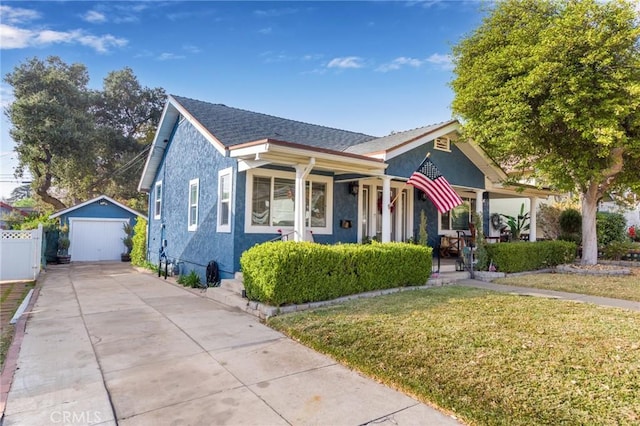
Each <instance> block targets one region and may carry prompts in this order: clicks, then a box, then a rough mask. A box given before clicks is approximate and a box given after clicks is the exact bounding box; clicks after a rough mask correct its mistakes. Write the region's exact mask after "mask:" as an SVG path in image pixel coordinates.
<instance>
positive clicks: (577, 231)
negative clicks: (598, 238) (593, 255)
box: [558, 209, 582, 244]
mask: <svg viewBox="0 0 640 426" xmlns="http://www.w3.org/2000/svg"><path fill="white" fill-rule="evenodd" d="M559 223H560V235H559V236H558V239H560V240H563V241H571V242H574V243H576V244H580V242H581V241H582V214H581V213H580V212H579V211H578V210H576V209H566V210H564V211H563V212H562V213H560V217H559Z"/></svg>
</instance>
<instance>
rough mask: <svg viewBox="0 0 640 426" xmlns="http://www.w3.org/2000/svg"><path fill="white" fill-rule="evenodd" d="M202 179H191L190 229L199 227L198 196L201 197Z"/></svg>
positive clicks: (193, 229)
mask: <svg viewBox="0 0 640 426" xmlns="http://www.w3.org/2000/svg"><path fill="white" fill-rule="evenodd" d="M199 187H200V179H191V180H190V181H189V219H188V220H189V221H188V222H187V223H188V224H189V231H195V230H196V229H198V198H199Z"/></svg>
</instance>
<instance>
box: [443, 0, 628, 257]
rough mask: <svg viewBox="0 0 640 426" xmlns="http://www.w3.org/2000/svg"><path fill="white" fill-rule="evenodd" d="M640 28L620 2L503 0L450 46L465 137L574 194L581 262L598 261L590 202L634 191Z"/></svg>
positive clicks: (625, 4)
mask: <svg viewBox="0 0 640 426" xmlns="http://www.w3.org/2000/svg"><path fill="white" fill-rule="evenodd" d="M639 21H640V20H639V16H638V10H637V9H636V4H635V3H634V2H632V1H626V0H614V1H608V2H600V1H597V0H504V1H499V2H497V3H496V4H495V7H494V8H493V10H492V11H491V12H490V14H489V15H488V16H487V17H486V19H485V20H484V21H483V23H482V24H481V25H480V27H479V28H477V29H476V30H475V31H474V32H473V33H472V34H470V35H469V36H468V37H467V38H465V39H464V40H462V41H461V42H460V43H459V44H458V45H457V46H456V47H455V48H454V63H455V71H454V72H455V75H456V77H455V79H454V81H453V82H452V87H453V89H454V91H455V99H454V101H453V105H452V107H453V111H454V113H455V114H456V115H458V116H459V117H460V118H461V121H462V122H463V125H464V129H465V130H464V131H465V134H466V136H467V137H469V138H471V139H473V140H474V141H475V142H476V143H478V144H479V145H480V146H481V147H482V148H483V149H485V150H486V151H487V152H488V153H489V155H491V156H492V157H493V158H494V159H495V160H496V161H498V162H499V163H501V164H510V165H515V168H516V169H518V168H519V169H522V170H524V169H527V171H529V170H530V169H533V172H534V173H535V174H536V175H538V176H540V177H542V178H544V179H545V180H546V181H547V182H550V183H552V184H553V185H554V186H555V187H556V188H558V189H560V190H565V191H577V192H579V193H580V194H581V198H582V200H581V201H582V214H583V245H584V246H583V263H595V262H596V261H597V244H596V233H595V212H596V210H597V203H598V201H599V200H600V199H601V198H602V197H603V195H604V194H605V193H606V192H607V191H612V190H619V191H624V190H627V189H629V188H630V189H632V190H634V191H636V192H639V193H640V174H638V170H639V169H640V43H639V37H640V26H639Z"/></svg>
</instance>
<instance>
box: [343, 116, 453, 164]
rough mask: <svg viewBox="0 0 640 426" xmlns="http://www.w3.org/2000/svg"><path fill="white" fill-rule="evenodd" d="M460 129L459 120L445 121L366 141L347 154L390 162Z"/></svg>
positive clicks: (349, 149)
mask: <svg viewBox="0 0 640 426" xmlns="http://www.w3.org/2000/svg"><path fill="white" fill-rule="evenodd" d="M459 128H460V123H458V121H457V120H449V121H444V122H442V123H437V124H432V125H430V126H424V127H418V128H416V129H411V130H407V131H404V132H397V133H392V134H390V135H387V136H383V137H381V138H376V139H372V140H369V141H365V142H363V143H360V144H358V145H354V146H351V147H349V148H348V149H347V150H346V152H350V153H352V154H361V155H370V156H375V157H378V158H383V159H384V160H389V159H391V158H393V157H396V156H398V155H400V154H403V153H405V152H408V151H411V150H412V149H414V148H416V147H418V146H420V145H422V144H424V143H425V141H429V140H433V139H435V138H438V137H441V136H444V135H447V134H450V133H452V132H456V131H457V130H458V129H459Z"/></svg>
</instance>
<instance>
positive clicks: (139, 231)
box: [131, 217, 148, 267]
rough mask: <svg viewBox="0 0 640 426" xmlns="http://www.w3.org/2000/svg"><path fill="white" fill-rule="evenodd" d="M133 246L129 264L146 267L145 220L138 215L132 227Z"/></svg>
mask: <svg viewBox="0 0 640 426" xmlns="http://www.w3.org/2000/svg"><path fill="white" fill-rule="evenodd" d="M132 240H133V247H132V248H131V264H132V265H136V266H142V267H146V266H147V264H148V262H147V221H146V220H145V219H143V218H141V217H138V221H137V222H136V226H134V227H133V237H132Z"/></svg>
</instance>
